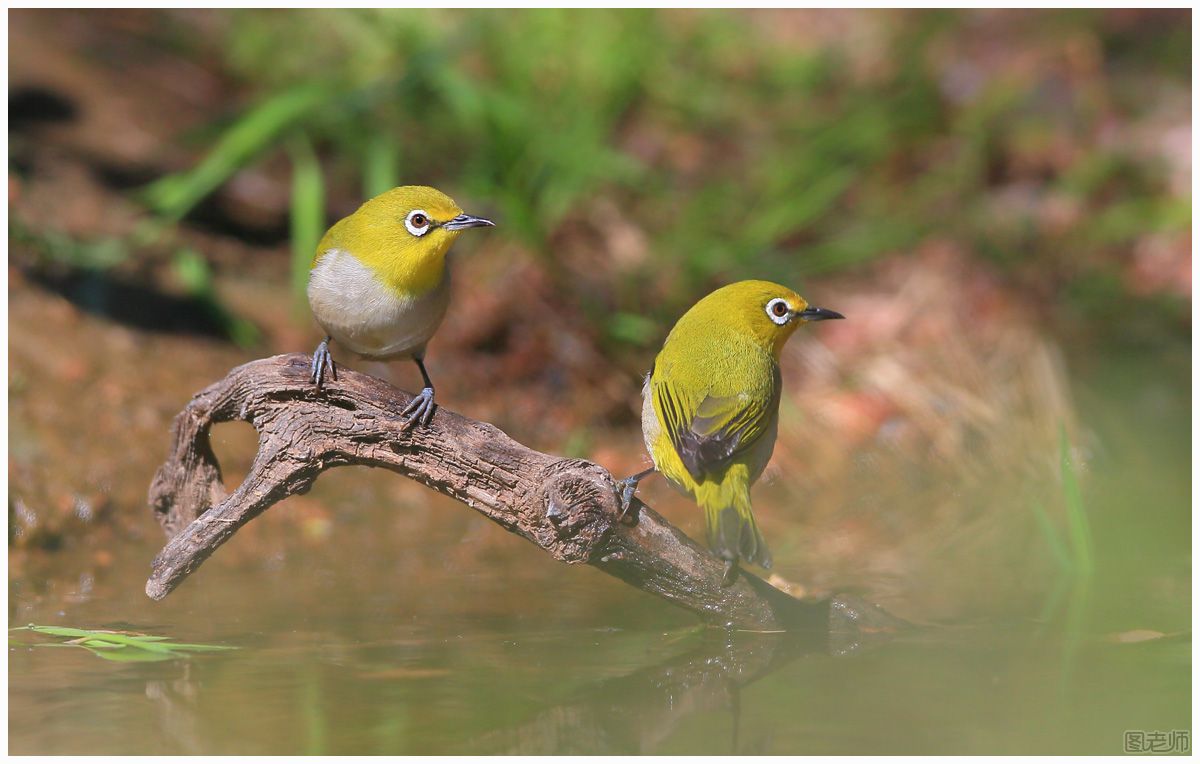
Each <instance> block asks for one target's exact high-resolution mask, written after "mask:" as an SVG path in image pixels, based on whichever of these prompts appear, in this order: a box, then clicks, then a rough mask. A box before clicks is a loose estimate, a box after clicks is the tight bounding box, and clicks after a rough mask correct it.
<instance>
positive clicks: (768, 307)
mask: <svg viewBox="0 0 1200 764" xmlns="http://www.w3.org/2000/svg"><path fill="white" fill-rule="evenodd" d="M688 312H689V313H694V314H696V318H697V319H698V320H700V321H708V322H711V325H713V326H725V327H728V328H729V329H731V330H733V331H735V332H737V333H739V334H742V335H744V336H746V337H749V338H751V339H752V340H753V341H754V342H755V343H756V344H758V345H760V346H761V347H762V348H764V349H765V350H769V351H770V352H771V353H773V354H774V355H775V357H776V358H778V357H779V353H780V351H781V350H782V349H783V345H784V343H785V342H787V339H788V337H791V336H792V332H794V331H796V328H797V327H798V326H800V325H801V324H805V323H808V322H809V321H824V320H826V319H831V318H845V316H843V315H842V314H841V313H837V312H835V311H832V310H827V309H825V308H814V307H812V306H811V305H809V304H808V302H807V301H806V300H805V299H804V298H803V297H801V296H800V295H798V294H796V293H795V292H793V291H792V290H791V289H788V288H787V287H785V286H781V285H779V284H773V283H771V282H770V281H738V282H736V283H733V284H729V285H727V286H723V287H721V288H720V289H718V290H716V291H715V292H713V293H711V294H709V295H708V296H707V297H705V298H704V299H702V300H700V302H698V303H696V305H695V306H694V307H693V308H692V309H691V310H690V311H688Z"/></svg>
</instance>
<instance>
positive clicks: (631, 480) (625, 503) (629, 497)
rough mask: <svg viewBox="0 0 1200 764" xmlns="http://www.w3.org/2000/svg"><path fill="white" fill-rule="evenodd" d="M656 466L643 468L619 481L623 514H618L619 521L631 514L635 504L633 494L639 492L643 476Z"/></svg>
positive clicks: (652, 470)
mask: <svg viewBox="0 0 1200 764" xmlns="http://www.w3.org/2000/svg"><path fill="white" fill-rule="evenodd" d="M654 469H655V468H654V467H651V468H650V469H648V470H642V471H641V472H639V473H637V474H636V475H630V476H629V477H627V478H625V479H624V480H622V481H620V482H619V483H617V490H619V491H620V492H621V493H620V504H621V514H620V515H618V516H617V520H618V521H624V520H625V516H626V515H628V514H629V507H630V505H632V504H633V495H634V494H635V493H637V487H638V483H640V482H642V478H644V477H646V476H647V475H650V474H651V473H653V472H654Z"/></svg>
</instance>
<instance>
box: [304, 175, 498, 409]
mask: <svg viewBox="0 0 1200 764" xmlns="http://www.w3.org/2000/svg"><path fill="white" fill-rule="evenodd" d="M491 225H495V223H493V222H492V221H490V220H486V219H484V218H480V217H475V216H473V215H467V214H465V213H464V212H463V211H462V209H460V208H459V206H458V205H457V204H455V203H454V200H453V199H451V198H450V197H448V196H446V195H445V194H443V193H442V192H441V191H438V190H437V189H435V188H430V187H428V186H400V187H399V188H393V189H392V190H391V191H385V192H384V193H382V194H380V195H379V196H376V197H375V198H374V199H371V200H370V201H368V202H366V203H365V204H363V205H362V206H361V207H359V208H358V211H357V212H355V213H354V214H352V215H349V216H348V217H345V218H343V219H342V220H340V221H338V222H337V223H335V224H334V226H333V227H332V228H330V229H329V231H328V232H326V234H325V236H324V237H323V238H322V239H321V242H320V244H319V245H318V246H317V252H316V256H315V257H314V258H313V262H312V269H311V270H310V272H309V277H308V304H309V306H310V307H311V308H312V313H313V317H315V318H316V320H317V323H318V324H320V325H321V328H323V329H324V330H325V334H326V336H325V339H324V340H323V341H322V342H321V344H320V345H318V346H317V350H316V352H315V353H313V360H312V381H313V382H314V383H315V384H316V385H317V388H318V389H320V387H321V385H322V383H323V382H324V379H325V374H326V372H328V374H329V375H330V377H332V379H333V380H335V381H336V380H337V368H336V367H335V366H334V363H333V357H332V356H331V355H330V353H329V342H330V340H336V341H337V342H338V343H339V344H340V345H342V346H343V347H345V348H346V349H348V350H352V351H354V352H355V353H358V354H359V355H361V356H365V357H367V358H373V359H379V360H393V359H409V358H411V359H412V360H413V361H415V362H416V364H417V368H418V369H420V370H421V379H422V381H423V382H424V385H425V386H424V388H423V389H422V390H421V393H420V394H419V395H417V396H416V397H415V398H413V400H412V401H411V402H410V403H409V405H408V406H407V407H406V408H405V410H404V412H403V414H402V415H403V416H404V418H405V420H406V421H407V422H408V423H409V424H413V423H417V422H419V423H421V424H428V423H429V420H430V419H432V418H433V411H434V402H433V382H432V381H430V379H429V373H428V372H427V371H426V370H425V346H426V345H427V344H428V342H429V340H430V338H431V337H433V334H434V332H436V331H437V329H438V327H439V326H440V325H441V323H442V319H443V318H444V317H445V315H446V308H447V307H448V305H449V302H450V271H449V268H448V264H447V262H446V252H447V251H448V250H449V249H450V245H451V244H453V243H454V241H455V239H457V238H458V237H459V235H460V234H462V232H463V231H465V230H466V229H468V228H476V227H478V226H491Z"/></svg>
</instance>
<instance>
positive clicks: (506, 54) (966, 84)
mask: <svg viewBox="0 0 1200 764" xmlns="http://www.w3.org/2000/svg"><path fill="white" fill-rule="evenodd" d="M803 18H804V17H797V16H792V17H788V16H786V15H784V14H783V13H782V12H780V13H777V14H776V15H775V16H770V15H763V14H755V13H736V12H725V11H697V12H683V11H651V10H627V11H620V12H611V11H591V10H573V11H553V10H529V11H520V12H500V11H436V12H435V11H388V10H357V11H351V10H344V11H343V10H339V11H329V10H309V11H275V10H243V11H237V12H233V13H232V14H231V16H230V18H229V20H228V23H226V24H225V25H224V30H225V31H224V37H223V40H222V45H223V47H222V49H221V50H222V52H223V60H222V62H221V64H222V66H223V67H225V68H226V69H227V71H228V73H229V74H230V75H232V76H233V77H234V78H235V79H236V80H237V81H238V82H239V83H240V85H241V86H243V91H244V92H245V93H248V94H249V97H248V98H247V100H246V102H245V105H244V108H243V109H242V116H240V117H239V118H237V119H235V120H233V121H232V122H230V123H228V124H227V125H226V126H225V127H224V128H223V130H222V131H221V132H220V133H219V134H218V135H217V137H216V138H215V140H213V141H212V142H211V144H209V148H208V150H207V153H205V154H204V156H203V158H202V159H201V160H200V161H199V162H198V163H197V164H196V165H195V167H193V168H192V169H189V170H186V171H184V172H181V173H178V174H176V175H171V176H168V177H165V178H163V179H161V180H159V181H157V182H156V183H154V184H153V185H151V186H150V187H148V188H147V189H145V193H144V194H143V198H144V200H145V201H146V203H147V204H148V205H149V206H150V207H151V208H152V209H153V210H155V211H156V212H157V213H158V214H159V215H161V216H163V217H164V218H166V219H168V220H179V219H181V218H182V217H184V216H185V215H186V214H187V212H188V210H189V209H191V208H192V207H193V206H194V205H195V204H197V203H198V202H199V201H200V200H201V199H202V198H204V197H205V196H206V195H207V194H209V193H211V192H212V191H213V190H214V189H216V188H218V187H219V186H220V185H221V184H222V183H223V182H225V181H226V180H228V179H229V178H230V177H231V176H232V175H233V174H234V173H236V172H238V171H239V170H240V169H243V168H245V167H247V166H250V165H252V164H254V163H256V162H259V161H262V160H263V159H264V158H265V157H267V156H269V155H272V154H274V153H276V152H280V151H286V152H287V155H288V156H289V157H290V160H291V163H292V167H293V172H294V177H293V186H292V189H293V191H292V195H293V203H292V208H291V214H292V237H293V268H294V271H295V272H294V276H293V279H292V284H293V288H294V289H296V290H297V291H301V290H302V288H303V284H304V280H305V278H306V271H307V267H308V262H309V259H310V258H311V254H312V248H313V247H314V245H315V241H316V239H317V237H319V235H320V232H321V231H322V230H323V229H324V227H325V225H326V224H327V223H329V222H332V221H330V220H327V219H326V217H327V216H326V215H325V209H326V205H327V204H329V202H330V197H331V195H332V194H331V191H330V188H329V185H328V184H329V183H330V179H331V178H336V179H341V178H345V177H348V176H350V177H357V178H358V179H359V187H360V188H361V192H362V196H363V197H369V196H371V195H374V194H376V193H378V192H380V191H381V190H384V189H386V188H388V187H390V186H392V185H394V184H397V183H400V182H404V183H429V184H433V185H438V186H441V187H443V188H444V189H447V190H449V191H451V192H452V193H453V195H455V196H456V197H459V198H460V199H469V200H470V202H471V204H472V208H475V207H481V208H482V211H484V212H486V213H487V214H491V215H494V216H495V217H496V218H497V219H498V220H499V221H500V222H501V228H500V229H499V233H500V234H501V235H503V236H507V237H509V238H510V239H512V240H514V241H516V242H517V243H518V244H520V245H521V247H522V248H523V249H524V250H526V251H527V252H529V253H531V255H532V256H533V257H535V258H538V261H539V262H540V264H541V266H542V267H544V268H545V270H546V271H547V273H548V274H550V276H551V277H552V278H553V279H554V280H555V281H556V285H557V286H558V288H559V289H560V290H561V291H562V293H563V294H565V295H567V296H568V297H569V298H571V299H572V300H573V302H574V304H576V305H578V306H579V307H580V310H582V311H583V312H584V313H585V314H586V317H587V318H588V319H590V320H591V321H592V323H593V325H595V326H597V327H598V328H599V329H600V330H601V331H600V334H601V335H602V336H606V337H608V338H609V339H611V340H615V341H617V342H632V343H637V344H646V343H650V342H652V341H653V340H654V338H655V337H656V333H655V332H653V331H650V330H649V327H653V326H657V325H660V324H662V323H664V322H669V320H670V319H671V318H672V317H673V316H674V315H676V314H677V313H678V312H679V310H680V309H681V308H682V307H683V306H685V305H687V304H689V303H690V302H691V301H693V300H694V299H695V297H696V295H697V294H698V293H702V292H703V291H705V290H706V289H708V288H711V286H712V285H714V284H716V283H718V282H721V281H725V280H731V279H735V278H744V277H749V276H756V277H765V278H773V279H778V280H781V281H785V282H788V283H790V284H792V285H794V286H797V287H798V288H801V289H803V282H804V281H805V279H807V278H810V277H812V276H815V275H818V274H825V273H831V272H837V271H842V270H846V269H851V268H854V267H856V266H858V265H859V264H861V263H864V262H867V261H870V260H872V259H874V258H877V257H880V256H883V255H888V254H894V253H905V252H909V251H911V250H913V249H914V248H915V247H917V246H918V245H919V244H920V243H921V242H922V241H926V240H929V239H931V238H943V239H948V240H951V241H954V242H957V243H959V244H961V245H962V246H963V247H964V248H965V249H966V250H967V251H969V252H973V253H976V254H977V256H979V257H982V258H985V259H987V260H990V261H992V262H994V263H996V264H998V265H999V266H1001V267H1004V268H1007V269H1008V270H1009V271H1010V272H1012V273H1013V274H1015V276H1016V277H1018V278H1023V279H1025V280H1026V281H1027V282H1028V283H1029V284H1030V285H1031V286H1032V287H1034V288H1036V289H1038V290H1040V291H1041V292H1044V293H1045V294H1047V295H1048V296H1049V297H1051V298H1058V297H1061V298H1062V299H1064V300H1067V301H1069V302H1070V303H1071V305H1072V306H1073V307H1075V308H1077V309H1078V310H1079V311H1082V312H1083V313H1085V314H1087V315H1089V316H1096V317H1103V315H1104V314H1105V312H1106V311H1107V307H1108V305H1110V303H1111V300H1112V299H1114V298H1115V297H1121V298H1129V299H1131V298H1130V295H1128V294H1122V293H1121V292H1122V288H1121V287H1120V285H1119V281H1120V278H1119V272H1120V270H1121V269H1122V268H1123V267H1125V263H1126V261H1127V260H1128V258H1129V253H1130V250H1131V248H1132V247H1133V246H1134V244H1135V243H1136V241H1137V240H1138V239H1139V238H1140V237H1143V236H1145V235H1147V234H1148V233H1152V232H1164V231H1165V232H1182V231H1186V230H1187V229H1188V228H1190V220H1191V210H1190V204H1191V200H1190V198H1189V197H1186V196H1184V197H1180V196H1179V195H1178V194H1177V193H1174V192H1172V190H1171V188H1170V185H1169V169H1170V168H1169V167H1166V166H1165V162H1164V161H1160V160H1158V159H1155V158H1153V157H1150V158H1148V157H1147V156H1146V154H1145V152H1142V151H1138V150H1137V149H1136V147H1135V146H1133V145H1130V144H1129V143H1128V142H1123V141H1120V140H1112V139H1111V138H1106V137H1105V131H1110V132H1111V131H1112V130H1113V129H1114V125H1118V126H1119V125H1120V124H1121V123H1122V122H1123V121H1133V120H1136V119H1140V118H1142V117H1143V116H1145V114H1146V113H1147V112H1148V111H1149V110H1150V109H1152V107H1153V98H1154V94H1153V93H1152V92H1149V91H1145V90H1144V89H1143V85H1144V83H1145V82H1147V81H1151V80H1159V81H1173V82H1176V83H1184V84H1186V83H1187V81H1188V77H1189V74H1188V72H1189V68H1190V67H1189V63H1190V61H1189V55H1188V49H1189V46H1190V32H1189V31H1188V30H1187V28H1186V25H1181V24H1178V23H1176V19H1175V18H1174V17H1170V16H1168V17H1158V16H1147V17H1145V18H1142V19H1140V20H1137V21H1136V23H1126V22H1124V21H1122V19H1121V17H1118V16H1114V15H1112V14H1107V15H1106V14H1105V13H1104V12H1090V11H1041V12H1036V13H1027V14H1024V15H1020V14H1009V15H996V14H993V15H992V16H981V15H980V14H972V13H969V12H955V11H922V12H909V13H883V12H879V13H877V14H876V15H875V16H873V17H872V18H871V19H870V24H871V27H872V30H873V31H872V33H871V36H870V44H871V45H872V46H873V49H872V50H871V51H870V55H869V56H865V57H864V56H863V54H862V51H859V50H856V49H855V46H854V45H853V44H850V43H846V42H840V41H839V40H837V38H836V35H828V34H827V35H826V36H825V37H821V36H820V35H813V34H807V33H806V32H805V30H804V29H803V27H804V23H803ZM797 19H799V21H798V20H797ZM858 19H860V20H864V23H865V17H862V16H860V17H858ZM775 22H778V24H777V25H778V26H779V27H780V28H779V29H777V30H772V29H771V27H772V26H776V23H775ZM988 25H991V27H994V29H995V36H996V37H997V39H1003V40H1005V41H1006V44H1008V45H1009V49H1007V50H1004V53H1005V55H1003V56H999V57H996V56H992V57H990V58H989V57H988V56H987V55H985V54H984V53H979V52H978V51H975V50H973V47H975V46H976V43H987V42H988V40H989V37H988V35H986V34H981V28H986V27H988ZM850 28H853V25H851V26H850ZM864 60H865V61H866V63H864ZM1059 208H1065V209H1067V210H1068V211H1069V220H1068V221H1067V222H1066V223H1061V222H1060V223H1055V222H1054V221H1049V222H1048V220H1047V210H1051V209H1059ZM606 209H615V210H617V211H618V215H619V219H618V220H616V221H613V220H611V216H610V217H608V218H606V217H604V216H603V215H601V214H599V212H598V211H603V210H606ZM614 227H627V228H628V229H630V230H632V231H635V232H636V233H637V234H638V237H637V238H636V239H635V240H636V241H644V242H645V244H644V246H629V247H626V249H628V250H629V251H627V252H613V251H611V250H612V247H611V246H610V247H608V248H607V250H608V251H606V252H605V254H606V256H608V257H610V260H609V262H608V263H606V265H607V266H609V267H606V268H604V269H603V272H600V273H597V272H596V268H595V267H594V263H577V262H575V261H574V259H573V256H572V254H571V253H572V251H573V250H574V249H575V246H576V244H577V243H578V242H580V241H588V240H589V238H590V239H594V238H596V237H597V236H599V237H600V238H603V237H604V235H605V234H606V233H609V232H611V229H613V228H614ZM597 229H600V230H597ZM1114 280H1115V281H1117V282H1118V288H1117V292H1118V294H1117V295H1116V296H1114V295H1113V294H1112V283H1113V282H1114ZM1160 302H1161V301H1160ZM1166 302H1167V305H1166V307H1165V308H1164V309H1163V310H1165V312H1166V314H1167V320H1168V321H1171V320H1175V319H1177V318H1178V317H1179V315H1180V311H1186V310H1187V309H1188V307H1187V306H1186V305H1180V304H1179V303H1178V302H1175V303H1172V302H1170V301H1169V300H1167V301H1166Z"/></svg>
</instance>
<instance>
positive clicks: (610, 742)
mask: <svg viewBox="0 0 1200 764" xmlns="http://www.w3.org/2000/svg"><path fill="white" fill-rule="evenodd" d="M888 638H889V637H887V636H885V635H882V634H880V635H878V636H875V637H873V638H872V641H874V640H878V641H880V642H882V641H886V640H887V639H888ZM831 642H832V643H836V642H837V640H836V639H835V640H831V639H830V636H829V635H826V634H822V633H819V632H799V633H753V632H734V631H730V632H723V631H720V630H717V629H708V630H706V631H705V632H704V633H703V638H702V641H701V644H700V645H699V646H697V647H696V648H695V649H693V650H691V651H689V652H686V653H684V654H682V655H679V656H677V657H674V658H670V659H668V660H666V661H664V662H662V663H660V664H658V665H656V666H651V667H649V668H644V669H640V670H638V671H634V672H633V673H631V674H628V675H626V676H623V677H619V678H616V679H609V680H605V681H603V682H599V683H598V684H596V685H595V686H593V687H590V688H588V689H586V690H585V691H583V692H581V693H580V694H579V695H578V696H577V697H575V698H573V699H572V700H569V701H568V702H566V703H563V704H561V705H557V706H553V707H551V708H549V709H546V710H545V711H542V712H541V713H538V714H537V715H535V716H534V717H533V718H532V719H530V720H528V721H525V722H522V723H520V724H517V725H515V726H513V727H511V728H508V729H504V730H499V731H495V732H491V733H487V734H485V735H482V736H480V737H479V738H477V739H476V740H475V741H473V743H472V744H471V745H470V746H469V748H470V750H472V751H475V752H481V753H482V752H488V753H503V754H510V755H518V754H519V755H538V754H559V755H571V754H580V755H585V754H595V753H597V752H601V751H603V752H605V753H610V754H647V753H653V752H655V751H656V750H657V749H658V747H659V746H660V745H661V744H662V743H663V741H665V740H666V739H667V738H669V737H670V736H671V735H672V734H674V733H675V732H676V731H677V730H678V728H679V727H680V726H681V725H682V724H684V723H685V722H686V721H687V720H688V719H690V718H691V717H694V716H695V715H697V714H699V713H701V712H705V711H727V712H728V718H729V734H728V737H727V745H726V747H725V748H724V749H723V750H722V749H720V748H718V749H717V750H706V751H705V753H708V754H739V753H740V754H745V753H761V751H754V750H743V747H741V746H739V738H738V731H739V728H740V726H741V725H740V722H741V691H742V689H743V688H744V687H746V686H747V685H749V684H751V683H753V682H755V681H757V680H759V679H762V678H763V677H765V676H767V675H768V674H771V673H773V672H775V671H777V670H779V669H780V668H782V667H783V666H784V665H786V664H787V663H789V662H790V661H792V660H794V659H796V658H798V657H800V656H802V655H806V654H818V653H825V652H834V653H836V654H842V655H845V654H848V653H850V652H854V651H857V650H860V649H863V647H864V643H863V642H862V641H856V642H853V643H840V644H836V646H835V645H834V644H831Z"/></svg>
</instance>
